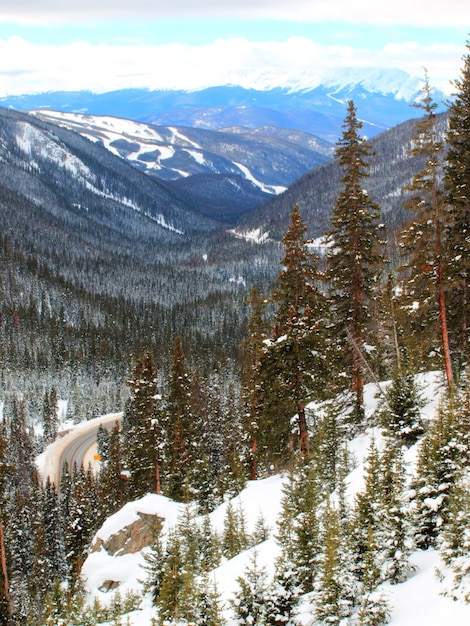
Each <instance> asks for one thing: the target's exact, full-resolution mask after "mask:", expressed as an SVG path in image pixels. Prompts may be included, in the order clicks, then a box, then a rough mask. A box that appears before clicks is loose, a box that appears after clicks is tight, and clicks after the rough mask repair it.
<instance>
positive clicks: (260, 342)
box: [241, 288, 267, 480]
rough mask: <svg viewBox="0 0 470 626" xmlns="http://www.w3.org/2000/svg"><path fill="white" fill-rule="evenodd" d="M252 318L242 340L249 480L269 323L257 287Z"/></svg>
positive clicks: (255, 454) (253, 469) (254, 464)
mask: <svg viewBox="0 0 470 626" xmlns="http://www.w3.org/2000/svg"><path fill="white" fill-rule="evenodd" d="M249 304H250V305H251V317H250V319H249V322H248V325H247V329H246V330H247V337H246V339H245V340H244V341H243V343H242V346H241V348H242V385H243V391H242V393H243V403H244V409H245V412H244V419H243V421H244V430H245V433H246V434H247V436H248V438H249V450H250V451H249V460H250V480H256V478H257V475H258V427H259V393H258V387H259V383H260V361H261V357H262V354H263V346H264V340H265V339H266V337H267V323H266V321H265V320H264V317H263V313H264V309H265V307H266V301H265V300H263V299H262V298H260V296H259V294H258V290H257V289H255V288H253V289H252V290H251V298H250V300H249Z"/></svg>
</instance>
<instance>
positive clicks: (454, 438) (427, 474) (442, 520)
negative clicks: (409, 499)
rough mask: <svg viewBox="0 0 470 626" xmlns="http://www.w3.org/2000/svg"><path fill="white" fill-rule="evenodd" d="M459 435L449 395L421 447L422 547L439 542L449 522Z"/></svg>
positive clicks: (417, 516) (417, 522) (418, 531)
mask: <svg viewBox="0 0 470 626" xmlns="http://www.w3.org/2000/svg"><path fill="white" fill-rule="evenodd" d="M459 438H460V433H459V429H458V422H457V420H456V406H455V400H454V399H453V398H452V397H449V398H448V400H447V402H446V404H445V405H443V406H441V407H440V408H439V411H438V414H437V416H436V418H435V419H434V421H433V422H432V423H431V424H430V426H429V429H428V431H427V432H426V434H425V436H424V438H423V440H422V443H421V446H420V449H419V455H418V464H417V471H416V478H415V481H414V483H413V488H414V491H415V496H414V501H413V513H414V526H415V541H416V544H417V546H418V547H419V548H421V549H427V548H428V547H430V546H434V545H436V543H437V540H438V538H439V535H440V534H441V532H442V531H443V530H444V529H445V526H446V524H447V522H448V519H449V505H450V500H451V497H452V492H453V489H454V486H455V485H456V484H457V483H458V480H459V477H460V475H461V471H462V465H461V460H462V456H461V450H460V447H459Z"/></svg>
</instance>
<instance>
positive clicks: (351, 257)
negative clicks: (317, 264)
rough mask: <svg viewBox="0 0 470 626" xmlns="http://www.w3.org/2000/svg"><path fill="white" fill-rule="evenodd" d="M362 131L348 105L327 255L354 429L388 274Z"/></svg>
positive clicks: (360, 410) (338, 155) (361, 410)
mask: <svg viewBox="0 0 470 626" xmlns="http://www.w3.org/2000/svg"><path fill="white" fill-rule="evenodd" d="M361 128H362V123H361V122H360V121H359V120H358V118H357V114H356V107H355V106H354V103H353V102H352V101H350V102H349V104H348V111H347V116H346V118H345V122H344V125H343V134H342V137H341V138H340V140H339V141H338V144H337V146H338V147H337V149H336V153H335V158H336V161H337V163H338V165H339V166H340V168H341V170H342V173H343V177H342V179H341V182H342V184H343V189H342V190H341V192H340V194H339V196H338V198H337V200H336V203H335V206H334V209H333V216H332V219H331V229H330V231H329V232H328V242H329V244H330V245H329V247H328V252H327V258H328V276H329V279H330V285H331V308H332V310H331V313H332V319H333V320H334V322H335V325H336V332H337V335H338V337H339V339H340V342H341V360H342V362H343V363H345V364H346V375H347V378H348V381H349V384H350V386H351V388H352V391H353V392H354V394H355V402H354V404H355V407H354V408H355V411H354V415H353V421H354V422H355V423H356V424H360V423H362V422H363V419H364V406H363V405H364V392H363V389H364V366H365V363H366V355H365V344H366V340H367V339H368V330H370V322H371V314H370V312H371V309H372V308H373V304H374V301H375V299H376V298H377V287H378V283H379V279H380V276H381V273H382V271H383V269H384V258H383V256H382V253H381V247H382V244H383V242H382V240H381V235H380V233H381V225H380V224H379V216H380V208H379V206H378V205H377V204H376V203H375V202H374V201H373V200H372V199H371V198H370V196H369V194H368V193H367V191H366V190H365V189H364V181H365V179H366V178H367V176H368V175H369V173H368V169H369V159H370V157H371V155H372V152H371V147H370V145H369V144H368V143H367V142H366V140H365V139H364V138H363V137H361V136H360V130H361Z"/></svg>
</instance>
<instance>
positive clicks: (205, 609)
mask: <svg viewBox="0 0 470 626" xmlns="http://www.w3.org/2000/svg"><path fill="white" fill-rule="evenodd" d="M197 593H198V599H197V607H198V610H197V613H198V619H197V624H198V626H221V624H223V623H224V622H223V617H222V609H223V605H222V602H221V600H220V595H219V592H218V589H217V585H216V583H215V581H214V582H212V581H210V580H209V578H208V576H207V574H204V575H203V576H202V578H201V580H200V582H199V584H198V587H197Z"/></svg>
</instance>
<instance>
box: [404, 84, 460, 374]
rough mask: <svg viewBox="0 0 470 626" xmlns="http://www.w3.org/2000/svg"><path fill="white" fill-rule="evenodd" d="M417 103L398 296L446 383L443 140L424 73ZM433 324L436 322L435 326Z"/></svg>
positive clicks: (449, 365) (448, 358)
mask: <svg viewBox="0 0 470 626" xmlns="http://www.w3.org/2000/svg"><path fill="white" fill-rule="evenodd" d="M417 106H418V107H419V108H421V109H422V110H423V111H424V114H425V115H424V117H422V118H421V119H420V120H419V121H418V122H417V123H416V131H415V136H414V140H413V147H412V149H411V154H412V155H415V156H419V157H422V158H423V159H424V165H423V167H422V169H421V170H420V171H419V172H418V173H417V174H415V176H414V177H413V180H412V183H411V185H409V186H408V188H407V189H408V191H409V192H411V198H410V199H409V200H408V202H407V203H406V208H408V209H409V210H410V211H413V217H412V220H411V224H409V225H408V226H407V228H405V230H404V232H403V233H402V240H401V248H402V255H403V256H404V257H405V259H404V264H403V266H402V268H401V269H402V271H404V273H405V275H404V282H403V285H404V296H405V299H406V303H407V304H408V310H409V311H410V316H411V318H412V320H413V321H414V323H413V324H412V325H411V328H412V330H413V331H414V337H415V340H416V343H417V344H418V345H420V349H421V351H422V350H423V347H424V349H426V350H427V351H428V352H430V351H431V350H432V349H433V348H434V350H435V351H436V352H440V353H441V354H442V363H443V365H444V369H445V372H446V378H447V383H448V385H452V382H453V372H452V362H451V356H450V346H449V333H448V325H447V306H446V300H447V286H448V280H447V276H446V271H445V268H446V262H445V245H444V239H443V237H444V226H445V220H446V214H445V202H444V195H443V192H442V189H441V186H440V182H439V181H440V178H441V177H442V167H443V156H442V155H443V152H442V150H443V143H442V141H441V140H440V138H439V129H438V127H437V121H436V114H435V109H436V107H437V105H436V103H435V102H433V100H432V97H431V87H430V85H429V82H428V80H427V77H426V80H425V83H424V87H423V97H422V100H421V102H419V103H418V104H417ZM434 325H437V328H436V329H434ZM426 330H427V332H426ZM425 338H426V339H427V341H426V340H425ZM436 340H437V341H436ZM422 356H425V357H426V356H427V354H422V355H421V357H422Z"/></svg>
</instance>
